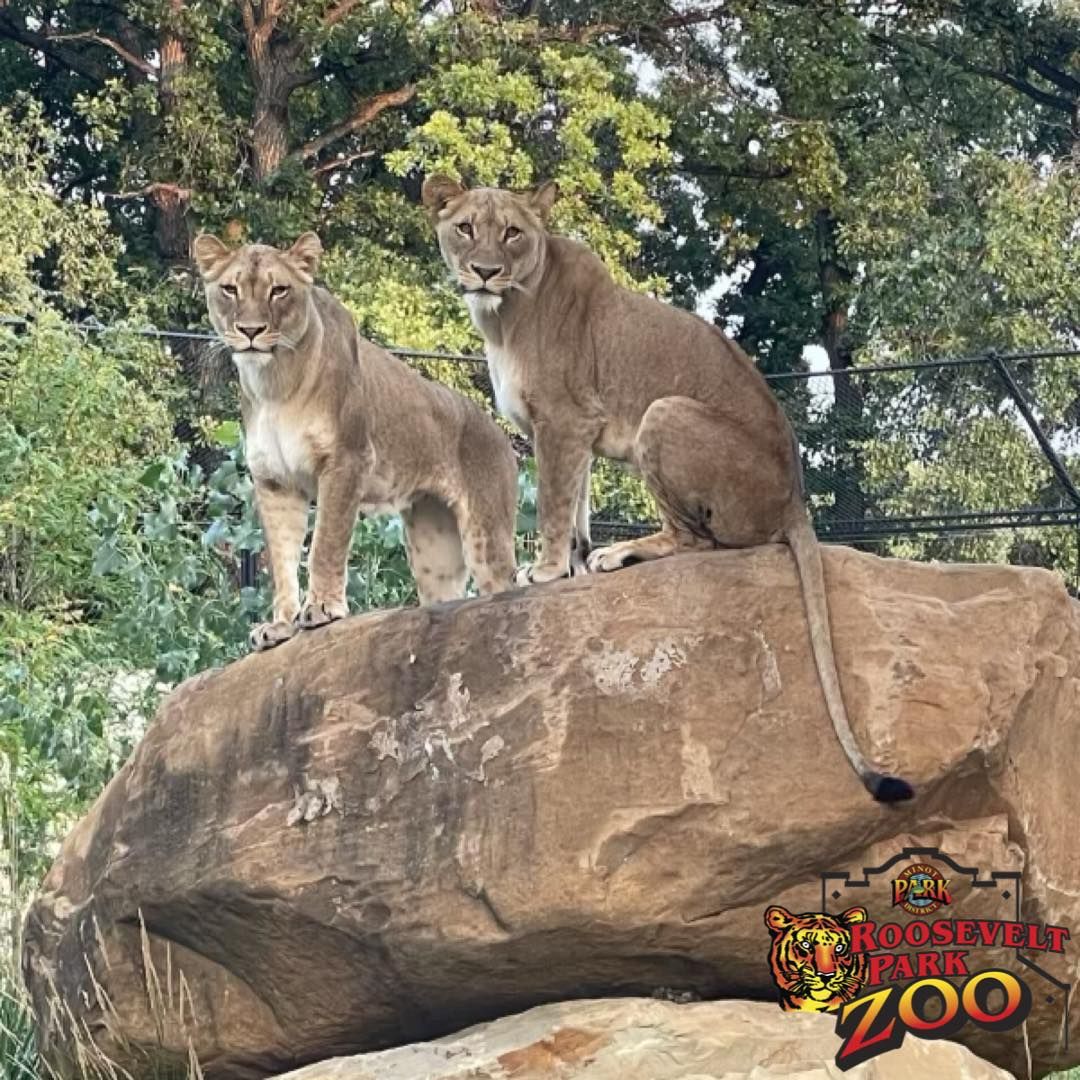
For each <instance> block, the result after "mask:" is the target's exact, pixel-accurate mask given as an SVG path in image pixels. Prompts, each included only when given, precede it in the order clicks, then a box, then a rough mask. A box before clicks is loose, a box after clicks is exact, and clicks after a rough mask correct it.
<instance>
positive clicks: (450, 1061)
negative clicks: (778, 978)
mask: <svg viewBox="0 0 1080 1080" xmlns="http://www.w3.org/2000/svg"><path fill="white" fill-rule="evenodd" d="M838 1046H839V1040H838V1038H837V1036H836V1035H835V1034H833V1023H832V1020H831V1019H829V1018H826V1017H823V1016H820V1015H814V1014H811V1013H782V1012H780V1010H779V1009H778V1008H777V1007H776V1006H775V1005H766V1004H763V1003H761V1002H749V1001H719V1002H708V1003H702V1004H696V1005H672V1004H669V1003H666V1002H660V1001H649V1000H647V999H643V998H626V999H622V1000H608V1001H577V1002H562V1003H559V1004H554V1005H541V1006H539V1007H538V1008H536V1009H530V1010H529V1011H528V1012H526V1013H522V1014H521V1015H519V1016H510V1017H506V1018H505V1019H502V1020H496V1021H494V1022H493V1023H490V1024H482V1025H480V1026H479V1027H475V1028H472V1029H471V1030H469V1031H463V1032H461V1033H460V1034H459V1035H452V1036H449V1037H448V1038H445V1039H439V1040H438V1041H437V1042H429V1043H420V1044H418V1045H413V1046H403V1047H399V1048H398V1049H395V1050H383V1051H382V1052H380V1053H374V1054H363V1055H360V1056H358V1057H342V1058H334V1059H332V1060H330V1061H323V1062H320V1063H319V1064H317V1065H309V1066H308V1067H307V1068H305V1069H300V1070H299V1071H298V1072H291V1073H288V1074H287V1075H286V1076H283V1077H281V1080H543V1078H550V1080H555V1078H558V1080H576V1078H577V1077H587V1078H588V1080H737V1078H738V1080H758V1078H760V1080H765V1078H766V1077H776V1076H788V1077H798V1080H840V1077H847V1078H848V1080H1012V1074H1011V1073H1008V1072H1005V1071H1004V1070H1003V1069H999V1068H997V1067H996V1066H994V1065H991V1064H990V1063H989V1062H986V1061H982V1060H980V1059H979V1058H977V1057H976V1056H975V1055H974V1054H972V1052H971V1051H970V1050H968V1049H967V1047H965V1046H961V1045H959V1044H958V1043H954V1042H947V1041H944V1040H941V1041H936V1042H926V1041H924V1040H922V1039H916V1038H910V1037H909V1038H907V1039H905V1041H904V1044H903V1045H902V1046H901V1047H899V1048H898V1049H896V1050H892V1051H889V1053H887V1054H883V1055H881V1057H877V1058H874V1059H872V1060H871V1061H867V1062H865V1063H864V1064H862V1065H856V1066H855V1068H853V1069H850V1070H848V1071H847V1072H842V1071H841V1070H840V1069H838V1068H837V1066H836V1062H835V1058H836V1050H837V1047H838Z"/></svg>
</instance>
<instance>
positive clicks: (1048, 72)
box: [1024, 56, 1080, 94]
mask: <svg viewBox="0 0 1080 1080" xmlns="http://www.w3.org/2000/svg"><path fill="white" fill-rule="evenodd" d="M1024 63H1025V64H1027V66H1028V67H1029V68H1031V69H1032V70H1033V71H1037V72H1038V73H1039V74H1040V75H1041V76H1042V77H1043V78H1044V79H1045V80H1046V81H1047V82H1052V83H1053V84H1054V85H1055V86H1056V87H1058V88H1059V89H1061V90H1065V91H1067V92H1068V93H1070V94H1080V79H1074V78H1073V77H1072V76H1071V75H1069V74H1068V73H1067V72H1064V71H1059V70H1058V69H1057V68H1056V67H1054V65H1053V64H1050V63H1047V61H1045V60H1044V59H1043V58H1042V57H1041V56H1026V57H1024Z"/></svg>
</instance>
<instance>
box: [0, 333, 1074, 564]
mask: <svg viewBox="0 0 1080 1080" xmlns="http://www.w3.org/2000/svg"><path fill="white" fill-rule="evenodd" d="M30 325H32V321H31V320H29V319H26V318H21V317H17V316H0V326H11V327H16V328H17V327H24V328H25V327H28V326H30ZM68 325H70V326H73V327H74V328H75V329H77V330H78V331H80V332H82V333H88V334H89V333H94V334H104V333H112V332H117V333H127V334H132V335H135V336H138V337H144V338H152V339H157V340H160V341H162V342H163V343H164V344H168V343H171V342H181V341H191V342H199V343H202V344H216V343H220V338H219V337H218V336H217V335H216V334H213V333H210V332H208V331H204V330H175V329H165V330H163V329H159V328H158V327H154V326H143V327H139V326H135V327H133V326H128V325H123V324H106V323H102V322H100V321H99V320H97V319H94V318H88V319H83V320H81V321H79V322H74V323H69V324H68ZM381 344H382V347H383V348H385V349H386V350H387V351H388V352H390V353H392V354H393V355H395V356H398V357H400V358H402V359H403V360H421V361H423V360H432V361H445V362H450V363H458V364H468V365H472V366H480V365H483V364H485V358H484V357H483V356H480V355H476V354H469V353H458V352H447V351H440V350H426V349H412V348H407V347H404V346H400V345H393V344H384V343H381ZM206 356H207V354H206V353H200V354H193V355H187V356H185V355H183V353H180V354H179V362H180V364H181V367H182V369H183V370H184V371H185V376H186V378H188V379H189V380H191V381H192V383H193V385H195V384H197V383H198V381H199V379H200V377H201V375H200V374H198V373H200V372H204V370H205V369H204V367H203V365H204V363H205V360H206ZM1078 358H1080V348H1058V349H1049V348H1048V349H1024V350H1014V351H1011V352H1001V353H999V352H997V351H995V350H987V351H986V352H983V353H976V354H971V355H964V356H951V357H936V358H935V357H927V358H924V359H921V360H910V361H903V362H897V363H885V364H867V365H863V366H859V367H850V368H843V369H839V370H838V369H831V368H830V369H826V370H822V371H786V372H772V373H767V374H765V378H766V379H767V380H768V381H769V382H770V383H772V384H774V385H776V386H777V389H778V390H780V388H781V387H782V386H785V385H789V386H793V387H794V386H796V385H805V384H806V383H807V382H808V381H809V380H811V379H815V378H826V379H832V380H833V382H834V386H835V389H836V394H837V399H836V402H835V403H834V405H833V406H832V407H830V408H829V409H828V410H827V411H826V412H825V413H824V420H822V419H820V418H819V419H815V418H814V417H813V416H812V415H810V414H806V413H805V412H804V411H803V410H805V406H806V398H805V397H798V396H795V395H794V394H790V395H783V397H782V400H783V401H784V402H785V404H786V405H791V406H794V411H793V414H792V420H793V423H794V424H795V427H796V430H797V432H798V434H799V436H800V442H801V443H802V445H803V447H804V450H805V451H806V453H807V462H808V464H809V466H810V468H809V470H808V481H809V484H810V490H811V494H812V496H813V497H814V499H815V502H817V503H819V504H820V505H821V506H822V509H820V510H819V511H818V512H817V513H816V515H815V527H816V529H817V531H818V533H819V535H820V536H821V537H822V539H826V540H832V541H837V542H842V543H857V544H864V545H871V546H872V545H874V544H884V543H887V542H889V541H895V540H896V539H898V538H901V537H916V536H920V537H928V536H935V537H938V538H941V539H942V540H944V538H946V537H952V538H963V537H970V538H972V539H973V540H974V538H976V537H978V536H980V535H981V536H985V535H986V534H987V533H990V532H994V531H1003V530H1017V529H1033V528H1044V527H1054V526H1057V527H1066V528H1070V529H1075V530H1077V576H1078V583H1080V488H1078V483H1077V481H1078V480H1080V476H1076V475H1075V470H1074V471H1072V472H1070V470H1069V469H1068V468H1067V467H1066V465H1065V463H1064V462H1063V461H1062V460H1061V456H1060V454H1059V452H1058V449H1057V448H1055V445H1054V439H1052V438H1051V436H1050V435H1049V434H1048V433H1047V432H1046V431H1045V430H1044V429H1043V426H1042V423H1041V421H1040V418H1039V408H1038V406H1039V403H1038V401H1037V400H1036V397H1037V395H1033V393H1032V391H1031V388H1030V387H1026V386H1024V385H1021V383H1020V382H1019V381H1018V379H1017V371H1016V370H1015V369H1014V368H1013V367H1012V366H1011V365H1014V364H1015V365H1019V364H1027V365H1030V364H1033V363H1038V362H1044V361H1052V360H1058V361H1069V362H1071V361H1074V360H1076V359H1078ZM963 368H977V369H980V370H981V372H983V373H985V374H984V375H982V376H981V377H980V379H979V380H977V381H976V380H974V379H971V380H968V379H963V378H961V379H958V380H949V381H947V382H946V381H943V380H933V381H931V382H927V381H925V380H920V379H919V378H918V373H919V372H935V371H942V372H945V371H958V370H960V369H963ZM1027 370H1028V371H1029V372H1031V371H1033V370H1034V369H1032V368H1031V367H1028V368H1027ZM1040 370H1042V371H1045V370H1046V369H1045V368H1041V369H1040ZM1073 371H1074V369H1073V367H1072V365H1071V363H1070V366H1069V368H1067V369H1066V371H1065V374H1066V376H1067V377H1069V378H1073V377H1075V378H1076V379H1077V389H1076V397H1077V398H1078V399H1080V365H1077V367H1076V368H1075V376H1074V375H1073ZM901 372H905V373H912V376H913V377H912V378H911V379H910V380H904V381H903V382H901V383H899V384H893V383H886V384H885V385H884V389H883V390H882V389H879V388H878V385H877V383H876V382H875V381H874V378H873V377H874V376H879V377H887V376H888V375H889V374H890V373H893V374H895V373H901ZM1054 375H1055V373H1054V372H1053V371H1052V372H1051V377H1054ZM853 378H858V379H859V380H860V382H859V384H858V389H857V390H856V391H855V395H854V398H852V397H851V395H850V392H849V394H848V396H847V397H846V398H844V399H842V398H841V391H842V389H843V388H844V386H845V383H844V382H840V381H838V380H839V379H843V380H848V379H853ZM1027 381H1029V380H1025V382H1027ZM846 385H847V386H848V387H849V388H850V383H847V384H846ZM781 393H782V391H781ZM987 395H989V396H987ZM1001 402H1011V404H1012V406H1013V407H1015V410H1016V413H1017V414H1018V415H1017V422H1018V423H1022V424H1023V425H1024V426H1025V427H1026V428H1027V429H1028V431H1029V432H1030V435H1031V437H1032V446H1031V453H1032V455H1033V456H1034V459H1036V463H1038V462H1041V467H1042V468H1043V469H1044V471H1045V474H1046V479H1045V481H1040V483H1041V488H1040V501H1041V502H1042V503H1043V505H1037V506H1031V505H1028V506H1023V507H1015V506H1014V507H1007V506H1006V507H1002V506H1000V505H997V506H995V505H992V504H991V505H985V502H989V501H990V499H991V498H992V492H993V485H992V484H991V485H983V487H984V488H986V487H988V488H989V489H990V494H989V495H987V496H984V505H983V506H978V505H975V506H971V505H968V506H964V505H955V501H956V500H955V495H954V493H953V492H952V491H951V490H950V487H949V484H948V482H947V481H949V480H950V479H951V478H952V477H953V476H955V473H956V472H957V471H960V472H970V473H972V474H975V475H979V474H981V475H982V476H983V477H985V470H986V463H987V462H988V461H992V460H994V458H993V451H994V449H995V447H994V440H995V438H996V437H997V436H996V434H995V430H994V429H993V427H992V426H991V425H988V424H987V421H988V418H992V417H994V416H995V415H1000V412H999V411H995V410H996V409H997V408H998V406H999V404H1000V403H1001ZM211 411H213V410H211ZM871 416H872V417H873V418H874V426H873V430H872V431H871V430H870V429H869V428H867V426H866V425H867V423H868V418H869V417H871ZM943 417H944V418H947V419H946V420H945V421H943V419H942V418H943ZM180 423H181V424H183V423H184V422H183V421H180ZM178 431H179V427H178ZM181 434H182V435H183V433H181ZM193 434H194V433H193V431H190V430H188V433H187V435H183V437H185V438H187V437H188V436H191V435H193ZM871 437H873V438H878V437H884V438H886V440H888V441H891V442H892V443H893V444H894V445H896V446H900V447H902V448H903V450H904V451H905V452H906V454H907V457H908V459H909V460H910V461H911V462H912V463H914V464H916V465H922V464H929V465H934V464H935V463H937V462H938V461H939V459H940V455H942V454H943V453H947V454H948V455H950V456H948V458H947V460H948V462H949V464H948V466H947V467H946V469H945V473H944V477H945V479H944V482H942V483H943V486H940V487H935V488H931V489H929V490H927V491H924V492H923V499H924V502H923V503H922V504H919V505H918V506H910V505H908V503H907V502H905V498H904V493H903V486H902V479H900V480H897V481H896V484H895V485H893V487H890V483H891V482H889V481H886V483H885V484H884V485H882V483H881V481H880V480H878V481H877V482H876V486H875V484H871V483H870V482H869V481H868V479H867V476H866V470H865V468H864V466H863V464H862V462H861V455H862V453H863V452H864V450H863V448H864V447H865V445H866V440H867V439H868V438H871ZM189 441H191V440H190V439H189ZM943 448H945V449H943ZM519 450H520V447H519ZM193 453H195V456H196V458H198V456H199V454H203V456H206V457H207V460H206V461H201V460H200V464H203V465H204V468H205V471H207V472H210V471H212V468H213V466H214V465H215V464H216V461H214V460H211V459H212V458H214V456H215V455H217V457H220V456H221V455H220V452H219V451H215V450H213V449H212V448H199V447H197V448H196V449H195V450H194V451H193ZM939 471H940V470H939ZM897 485H898V486H897ZM894 487H895V490H894ZM897 492H899V497H898V496H897ZM909 501H910V500H908V502H909ZM924 505H925V509H924ZM654 529H655V525H654V524H653V523H648V522H641V521H638V522H621V521H611V520H602V519H596V520H594V521H593V531H594V538H595V539H596V540H612V539H619V538H629V537H635V536H641V535H645V534H647V533H650V532H652V531H654ZM247 571H248V572H247V574H246V575H245V576H246V577H248V578H250V576H251V573H250V567H248V568H247Z"/></svg>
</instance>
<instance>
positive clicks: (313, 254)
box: [286, 232, 323, 278]
mask: <svg viewBox="0 0 1080 1080" xmlns="http://www.w3.org/2000/svg"><path fill="white" fill-rule="evenodd" d="M322 251H323V247H322V241H321V240H320V239H319V238H318V237H317V236H316V235H315V234H314V233H313V232H306V233H304V235H303V236H301V237H300V238H299V239H298V240H297V241H296V243H295V244H293V246H292V247H291V248H289V250H288V251H287V252H286V254H287V255H288V256H289V258H290V259H292V261H293V262H294V263H295V264H296V267H297V269H298V270H300V271H301V272H302V273H303V274H304V275H305V276H307V277H309V278H313V277H314V276H315V271H316V270H317V269H318V267H319V256H321V255H322Z"/></svg>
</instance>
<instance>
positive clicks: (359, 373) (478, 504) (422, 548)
mask: <svg viewBox="0 0 1080 1080" xmlns="http://www.w3.org/2000/svg"><path fill="white" fill-rule="evenodd" d="M321 253H322V245H321V244H320V242H319V238H318V237H317V236H316V235H315V234H314V233H305V234H304V235H303V236H301V237H300V238H299V239H298V240H297V241H296V243H295V244H293V245H292V247H290V248H289V249H288V250H287V251H282V250H277V249H275V248H272V247H267V246H265V245H262V244H251V245H246V246H243V247H240V248H237V249H230V248H228V247H227V246H226V245H225V244H224V243H222V241H221V240H219V239H217V237H215V236H211V235H209V234H205V233H204V234H203V235H201V236H199V237H198V238H197V239H196V240H195V244H194V254H195V261H196V263H197V265H198V268H199V272H200V274H201V275H202V278H203V281H204V284H205V289H206V299H207V305H208V307H209V311H210V321H211V322H212V323H213V326H214V329H215V330H216V331H217V333H218V334H219V335H220V337H221V339H222V341H224V342H225V344H226V345H227V346H228V347H229V348H230V349H231V350H232V356H233V360H234V361H235V364H236V368H237V371H238V373H239V376H240V404H241V412H242V417H243V427H244V437H245V448H246V454H247V462H248V467H249V469H250V471H251V476H252V479H253V480H254V486H255V502H256V508H257V510H258V514H259V518H260V520H261V521H262V526H263V530H264V532H265V534H266V545H267V550H268V554H269V562H270V573H271V577H272V579H273V589H274V597H273V615H272V618H271V620H270V621H269V622H266V623H262V624H260V625H258V626H256V627H255V628H254V629H253V631H252V634H251V642H252V645H253V647H254V648H255V649H257V650H259V649H266V648H271V647H273V646H275V645H278V644H280V643H281V642H283V641H287V640H288V639H289V638H291V637H292V636H293V635H294V634H295V633H296V632H297V630H300V629H304V630H306V629H312V628H314V627H317V626H322V625H324V624H326V623H329V622H332V621H333V620H335V619H340V618H343V617H344V616H345V615H347V614H348V607H347V604H346V599H345V582H346V573H347V563H348V555H349V547H350V541H351V539H352V533H353V527H354V525H355V523H356V518H357V515H358V514H359V513H362V514H381V513H397V514H400V515H401V519H402V522H403V523H404V533H405V547H406V552H407V555H408V559H409V566H410V568H411V569H412V573H413V577H414V578H415V581H416V590H417V594H418V596H419V600H420V603H421V604H431V603H435V602H437V601H441V600H452V599H456V598H458V597H461V596H463V595H464V594H465V589H466V583H467V578H468V576H469V575H470V574H471V575H472V578H473V580H474V583H475V585H476V589H477V591H478V592H479V593H481V594H490V593H495V592H500V591H502V590H503V589H508V588H511V587H512V579H513V573H514V565H515V560H514V527H515V520H516V512H517V463H516V460H515V457H514V452H513V449H512V447H511V445H510V441H509V439H507V438H506V436H505V435H504V434H503V433H502V432H501V431H500V430H499V428H498V425H497V424H496V423H495V421H494V420H493V419H492V418H491V417H490V416H488V415H487V414H486V413H485V412H484V411H483V410H482V409H481V408H480V407H479V406H478V405H476V404H474V403H473V402H471V401H468V400H467V399H466V398H464V397H463V396H461V395H460V394H457V393H455V392H454V391H453V390H450V389H448V388H447V387H444V386H440V385H439V384H438V383H433V382H430V381H428V380H426V379H424V378H422V377H421V376H420V375H419V374H417V373H416V372H415V371H413V370H411V369H410V368H409V367H407V366H406V365H405V364H403V363H401V361H399V360H397V359H395V358H394V357H393V356H391V355H390V354H389V353H387V352H384V351H383V350H382V349H380V348H378V347H377V346H375V345H373V344H372V343H371V342H370V341H366V340H364V339H363V338H362V337H360V335H359V334H358V333H357V329H356V324H355V323H354V321H353V318H352V316H351V315H350V314H349V312H348V310H347V309H346V308H345V306H344V305H343V304H341V303H340V302H339V301H338V300H336V299H334V297H333V296H331V295H330V293H328V292H327V291H326V290H325V289H323V288H320V287H318V286H317V285H315V284H314V280H313V279H314V275H315V271H316V268H317V266H318V262H319V257H320V255H321ZM312 501H315V502H316V504H317V513H316V522H315V532H314V536H313V539H312V543H311V556H310V563H309V574H308V578H309V582H308V590H307V595H306V597H305V599H304V601H303V603H301V602H300V594H299V577H298V575H299V566H300V553H301V548H302V546H303V542H304V536H305V534H306V532H307V518H308V510H309V507H310V505H311V503H312Z"/></svg>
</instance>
